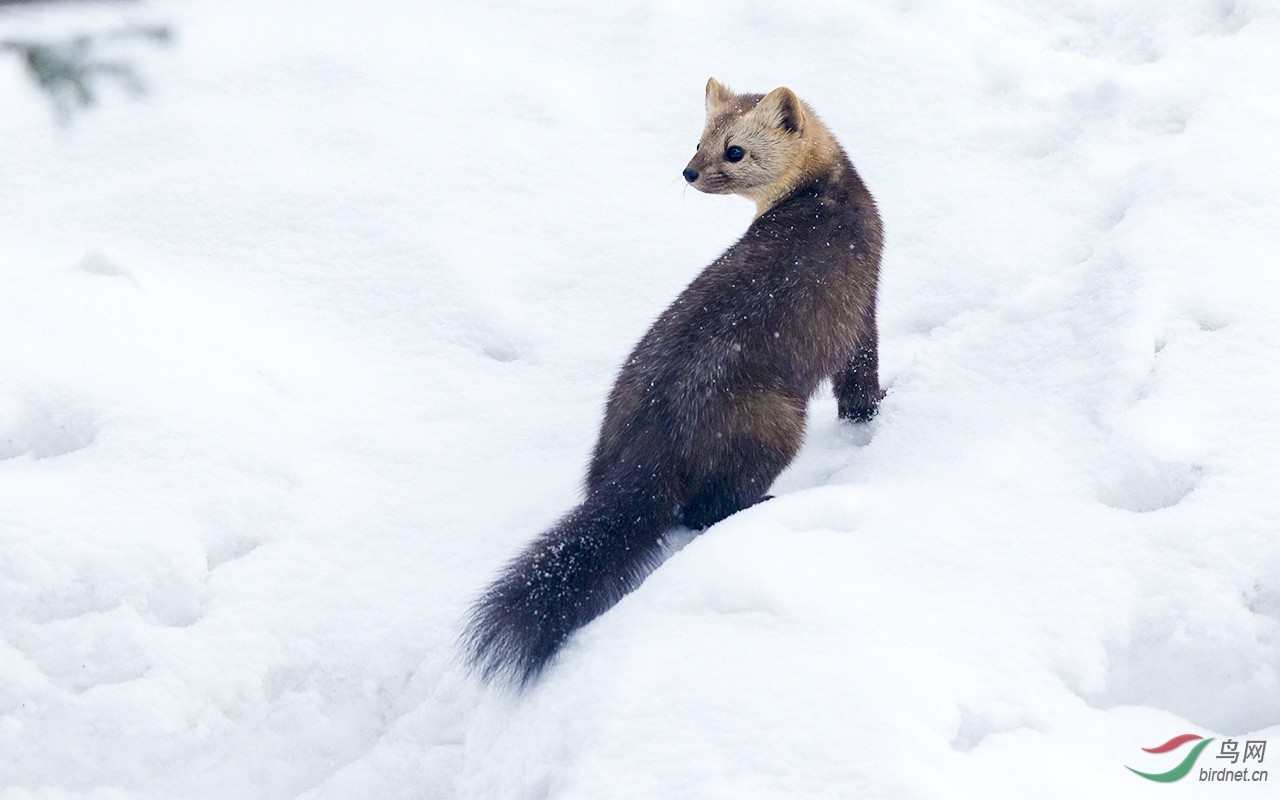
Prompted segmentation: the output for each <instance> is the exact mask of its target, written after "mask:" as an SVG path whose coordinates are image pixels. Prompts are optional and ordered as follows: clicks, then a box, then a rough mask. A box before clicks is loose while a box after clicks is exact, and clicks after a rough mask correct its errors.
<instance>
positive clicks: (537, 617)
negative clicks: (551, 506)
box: [463, 78, 883, 685]
mask: <svg viewBox="0 0 1280 800" xmlns="http://www.w3.org/2000/svg"><path fill="white" fill-rule="evenodd" d="M706 104H707V123H706V128H705V129H704V131H703V134H702V139H701V140H700V141H699V143H698V151H697V153H696V154H695V155H694V157H693V159H692V160H691V161H690V162H689V165H688V167H687V168H686V169H685V170H684V176H685V179H686V180H687V181H688V182H689V183H690V184H692V185H693V186H694V188H696V189H699V190H701V191H704V192H710V193H713V194H738V195H742V196H744V197H747V198H750V199H751V200H754V201H755V202H756V207H757V216H756V219H755V221H754V222H752V223H751V226H750V227H749V228H748V229H747V232H746V233H745V234H744V235H743V236H742V238H741V239H740V240H739V241H738V242H737V243H736V244H734V245H733V246H732V247H730V248H729V249H728V250H726V251H725V252H724V254H723V255H721V256H720V257H719V258H717V259H716V260H715V261H714V262H713V263H712V264H711V265H710V266H709V267H707V268H706V269H705V270H703V272H702V274H700V275H699V276H698V277H697V278H695V279H694V281H693V283H691V284H690V285H689V287H688V288H687V289H685V290H684V291H683V292H682V293H681V294H680V296H679V297H677V298H676V300H675V302H674V303H672V304H671V307H670V308H668V309H667V310H666V311H665V312H663V314H662V316H660V317H659V318H658V320H657V322H655V323H654V324H653V327H651V328H650V329H649V332H648V333H646V334H645V335H644V338H642V339H641V340H640V343H639V344H637V345H636V347H635V349H634V350H633V351H632V353H631V355H630V356H629V357H628V358H627V361H626V363H625V364H624V365H623V367H622V370H621V372H620V374H619V375H618V380H617V383H616V384H615V385H614V387H613V392H612V393H611V394H610V396H609V402H608V405H607V407H606V409H605V418H604V424H603V425H602V427H601V430H600V438H599V440H598V441H597V443H596V447H595V452H594V454H593V455H592V458H591V465H590V468H589V469H588V472H587V478H586V496H585V499H584V500H583V502H582V504H581V505H579V506H578V507H577V508H575V509H574V510H573V511H571V512H569V514H568V515H567V516H565V517H564V519H562V520H560V522H559V523H557V524H556V525H555V526H554V527H553V528H551V530H549V531H547V532H546V533H544V534H543V535H542V536H540V537H538V538H537V539H536V540H534V541H533V543H532V544H530V545H529V546H528V547H527V548H526V549H525V550H524V552H522V553H521V554H520V555H519V556H517V557H516V558H515V559H514V560H513V561H511V562H510V563H509V564H508V565H507V566H506V568H505V569H504V570H503V572H502V574H501V575H500V576H499V577H498V579H497V580H496V581H495V582H494V583H493V584H492V585H491V586H490V587H489V588H488V589H487V590H486V591H485V592H484V594H483V595H482V596H481V597H480V598H479V600H478V601H477V602H476V604H475V606H474V607H473V608H472V611H471V615H470V618H469V621H468V626H467V629H466V632H465V634H464V637H463V644H464V646H465V647H466V649H467V652H468V658H469V662H470V664H471V665H472V666H473V667H474V668H475V669H476V670H477V671H478V672H479V674H480V675H481V676H482V677H483V678H485V679H486V680H487V679H492V678H495V677H499V676H505V677H509V678H512V679H514V680H515V681H516V682H518V683H520V684H522V685H523V684H527V683H529V682H530V681H532V680H533V679H534V678H536V677H537V675H538V674H539V673H540V672H541V671H542V670H543V668H545V667H546V665H547V663H548V662H549V661H550V660H551V658H552V657H553V656H554V655H555V653H556V651H557V650H558V649H559V648H560V646H561V645H562V644H563V643H564V641H565V640H566V639H567V638H568V637H569V635H570V634H571V633H573V631H575V630H577V629H578V628H580V627H582V626H583V625H585V624H587V623H588V622H590V621H591V620H592V619H594V618H595V617H597V616H599V615H600V614H602V613H603V612H604V611H606V610H608V609H609V608H610V607H611V606H613V605H614V604H615V603H617V602H618V600H619V599H621V598H622V596H623V595H625V594H626V593H627V592H629V591H631V590H632V589H634V588H635V587H636V586H637V585H638V584H639V583H640V582H641V581H642V580H644V578H645V576H646V575H648V573H649V572H650V571H652V570H653V569H654V568H655V567H656V566H657V564H658V563H659V561H660V560H661V558H662V553H663V534H664V533H665V532H666V531H668V530H669V529H671V528H672V527H674V526H676V525H685V526H687V527H689V528H693V529H696V530H701V529H704V528H706V527H708V526H710V525H714V524H715V523H717V522H719V521H720V520H722V519H724V518H725V517H727V516H729V515H730V514H733V513H735V512H737V511H740V510H742V509H744V508H747V507H749V506H751V505H754V504H755V503H758V502H760V501H761V500H762V499H764V498H765V497H766V495H765V493H766V492H767V491H768V488H769V485H770V484H771V483H772V482H773V480H774V478H776V477H777V476H778V473H779V472H781V471H782V470H783V468H785V467H786V465H787V464H788V463H790V461H791V459H792V458H794V457H795V454H796V451H797V450H799V448H800V443H801V441H802V439H803V437H804V425H805V409H806V405H807V402H808V399H809V397H810V396H811V395H812V394H813V393H814V391H816V389H817V388H818V386H819V384H820V383H821V382H822V381H823V380H824V379H827V378H830V379H831V381H832V387H833V390H834V392H835V395H836V399H837V401H838V408H839V414H840V416H841V417H842V418H845V419H851V420H854V421H859V422H862V421H866V420H869V419H871V417H872V416H874V415H875V413H876V410H877V408H878V406H879V403H880V400H881V398H882V396H883V393H882V392H881V390H880V384H879V377H878V374H877V342H876V313H875V312H876V308H875V307H876V281H877V277H878V274H879V265H880V249H881V241H882V233H881V225H880V216H879V214H878V213H877V211H876V206H875V202H874V201H873V200H872V198H871V194H870V193H869V192H868V191H867V188H866V187H865V186H864V185H863V183H862V180H861V178H859V177H858V174H857V172H856V171H855V170H854V168H853V164H852V163H851V162H850V161H849V158H848V156H847V155H845V152H844V150H843V149H842V148H841V147H840V145H839V144H838V143H837V142H836V140H835V138H834V137H832V135H831V133H830V132H829V131H828V130H827V128H826V126H825V125H823V123H822V122H821V120H819V119H818V117H817V115H816V114H814V113H813V110H812V109H811V108H809V106H808V105H806V104H805V103H803V102H802V101H801V100H800V99H799V98H797V97H796V95H795V94H794V93H793V92H792V91H791V90H790V89H787V88H779V89H775V90H774V91H772V92H770V93H769V94H767V95H759V94H742V95H740V94H735V93H733V92H731V91H730V90H729V89H727V88H726V87H724V86H723V85H721V84H720V83H718V82H717V81H716V80H715V79H714V78H713V79H711V80H710V81H708V83H707V91H706Z"/></svg>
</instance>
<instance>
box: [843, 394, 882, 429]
mask: <svg viewBox="0 0 1280 800" xmlns="http://www.w3.org/2000/svg"><path fill="white" fill-rule="evenodd" d="M885 394H887V392H886V391H885V390H884V389H878V390H877V391H876V393H875V396H874V397H861V398H859V399H858V401H857V402H855V403H846V402H844V401H843V400H841V401H840V402H839V403H838V408H839V414H840V419H847V420H852V421H854V422H870V421H871V418H872V417H874V416H875V415H876V412H877V411H879V410H880V401H881V400H883V399H884V397H885Z"/></svg>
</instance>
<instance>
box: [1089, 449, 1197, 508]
mask: <svg viewBox="0 0 1280 800" xmlns="http://www.w3.org/2000/svg"><path fill="white" fill-rule="evenodd" d="M1200 471H1201V470H1200V467H1198V466H1195V465H1193V464H1176V463H1169V462H1163V461H1158V460H1156V459H1153V458H1141V457H1136V456H1126V457H1122V458H1121V459H1119V460H1118V462H1117V463H1115V464H1112V465H1110V466H1108V467H1107V468H1105V469H1103V470H1102V472H1101V474H1100V475H1099V478H1098V486H1097V497H1098V500H1099V501H1100V502H1102V503H1104V504H1105V505H1108V506H1111V507H1112V508H1119V509H1123V510H1125V511H1135V512H1139V513H1145V512H1149V511H1159V510H1160V509H1162V508H1168V507H1170V506H1173V505H1177V504H1178V503H1179V502H1181V501H1182V499H1183V498H1184V497H1186V496H1187V495H1188V494H1190V493H1191V491H1192V490H1193V489H1195V488H1196V483H1197V482H1198V481H1199V480H1200Z"/></svg>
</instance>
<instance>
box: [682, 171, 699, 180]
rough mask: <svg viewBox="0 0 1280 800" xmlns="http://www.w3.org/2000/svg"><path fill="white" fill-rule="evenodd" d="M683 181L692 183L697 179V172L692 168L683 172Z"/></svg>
mask: <svg viewBox="0 0 1280 800" xmlns="http://www.w3.org/2000/svg"><path fill="white" fill-rule="evenodd" d="M684 179H685V180H686V181H688V182H689V183H693V182H694V181H696V180H697V179H698V171H697V170H696V169H694V168H693V167H689V168H688V169H686V170H685V171H684Z"/></svg>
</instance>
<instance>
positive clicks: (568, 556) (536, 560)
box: [462, 483, 676, 686]
mask: <svg viewBox="0 0 1280 800" xmlns="http://www.w3.org/2000/svg"><path fill="white" fill-rule="evenodd" d="M664 495H665V493H664V492H661V491H656V492H655V491H654V490H653V488H652V487H649V488H648V490H647V491H646V490H640V489H637V490H633V491H627V490H625V489H623V488H621V487H620V486H619V485H618V484H616V483H614V484H606V485H605V486H604V487H601V488H600V489H599V490H597V491H594V492H591V493H590V494H589V495H588V497H587V499H586V501H584V502H583V504H582V505H580V506H578V507H577V508H575V509H574V510H573V511H571V512H569V514H568V515H567V516H566V517H565V518H564V519H562V520H560V522H558V523H557V524H556V525H555V527H553V528H552V529H551V530H549V531H547V532H546V533H544V534H542V536H540V537H538V538H537V539H536V540H534V542H533V543H532V544H530V545H529V547H527V548H526V549H525V551H524V552H523V553H521V554H520V555H519V556H518V557H517V558H515V559H514V560H513V561H511V562H510V563H509V564H507V566H506V567H505V568H504V569H503V571H502V574H501V575H500V576H499V577H498V579H497V580H496V581H494V582H493V584H492V585H491V586H490V587H489V588H488V589H487V590H486V591H485V593H484V594H483V595H481V597H480V599H479V600H478V601H476V604H475V606H473V607H472V609H471V615H470V618H469V620H468V624H467V629H466V632H465V633H464V634H463V640H462V641H463V646H464V647H465V648H466V650H467V655H468V660H469V661H470V664H471V666H472V667H473V668H474V669H475V670H476V671H477V672H478V673H479V674H480V675H481V677H483V678H484V679H485V680H491V679H493V678H496V677H507V678H511V679H514V680H515V681H517V682H518V683H519V684H520V685H522V686H523V685H526V684H528V683H529V682H530V681H532V680H533V679H534V678H536V677H537V676H538V674H539V673H540V672H541V671H542V669H543V667H545V666H546V665H547V663H548V662H549V661H550V660H551V658H552V656H554V655H555V654H556V651H557V650H559V649H560V646H561V645H562V644H564V641H565V639H567V638H569V634H571V633H573V632H574V631H575V630H577V629H578V628H581V627H582V626H583V625H586V624H587V623H588V622H590V621H591V620H593V619H595V618H596V617H598V616H599V615H600V614H603V613H604V612H605V611H607V610H608V609H609V608H610V607H612V606H613V605H614V604H615V603H617V602H618V601H619V600H620V599H622V596H623V595H625V594H626V593H627V592H630V591H631V590H632V589H634V588H635V587H636V586H638V585H639V584H640V582H641V581H643V580H644V578H645V576H646V575H648V574H649V573H650V572H651V571H652V570H653V569H654V568H655V567H656V566H657V565H658V563H659V562H660V561H661V559H662V553H663V547H662V534H663V533H664V532H665V531H666V530H667V529H668V528H670V527H671V526H673V525H675V524H676V516H675V512H674V503H673V502H672V501H671V500H670V499H669V498H666V497H665V496H664Z"/></svg>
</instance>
